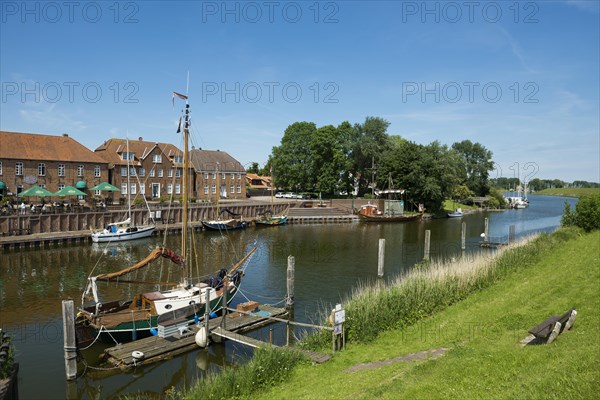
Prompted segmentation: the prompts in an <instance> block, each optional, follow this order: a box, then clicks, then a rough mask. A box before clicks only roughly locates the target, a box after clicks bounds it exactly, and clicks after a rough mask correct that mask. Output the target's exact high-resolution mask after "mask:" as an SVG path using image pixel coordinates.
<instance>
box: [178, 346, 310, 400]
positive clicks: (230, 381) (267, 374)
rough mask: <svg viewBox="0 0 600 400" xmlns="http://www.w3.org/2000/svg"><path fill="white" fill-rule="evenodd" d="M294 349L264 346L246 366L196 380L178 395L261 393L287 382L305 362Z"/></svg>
mask: <svg viewBox="0 0 600 400" xmlns="http://www.w3.org/2000/svg"><path fill="white" fill-rule="evenodd" d="M305 361H306V359H305V358H304V356H303V355H302V354H301V353H300V352H298V351H295V350H290V349H279V348H275V347H262V348H259V349H256V351H255V352H254V356H253V357H252V359H251V360H250V362H248V363H247V364H244V365H241V366H239V367H236V368H227V369H225V370H223V371H221V372H220V373H218V374H210V375H208V376H207V377H206V378H205V379H203V380H197V381H196V382H195V383H194V384H193V385H192V386H191V387H190V388H189V389H187V390H185V391H184V392H182V393H177V394H175V396H174V397H175V398H178V399H179V398H183V399H237V398H245V397H247V396H251V395H252V393H255V392H257V391H259V390H262V389H264V388H267V387H271V386H274V385H276V384H278V383H281V382H283V381H284V380H286V379H287V378H288V377H289V376H290V374H291V373H292V371H293V369H294V367H295V366H296V365H298V364H299V363H301V362H305Z"/></svg>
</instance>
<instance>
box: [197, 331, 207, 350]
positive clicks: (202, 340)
mask: <svg viewBox="0 0 600 400" xmlns="http://www.w3.org/2000/svg"><path fill="white" fill-rule="evenodd" d="M195 339H196V344H197V345H198V346H200V347H202V348H204V347H206V345H207V344H208V343H207V342H208V338H207V337H206V327H204V326H203V327H201V328H200V329H199V330H198V333H196V338H195Z"/></svg>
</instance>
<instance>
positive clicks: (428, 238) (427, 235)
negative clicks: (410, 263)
mask: <svg viewBox="0 0 600 400" xmlns="http://www.w3.org/2000/svg"><path fill="white" fill-rule="evenodd" d="M430 244H431V231H430V230H429V229H427V230H426V231H425V252H424V254H423V259H424V260H429V247H430Z"/></svg>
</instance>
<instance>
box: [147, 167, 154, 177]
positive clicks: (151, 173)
mask: <svg viewBox="0 0 600 400" xmlns="http://www.w3.org/2000/svg"><path fill="white" fill-rule="evenodd" d="M148 175H150V177H151V178H153V177H154V168H152V169H151V170H150V173H149V174H148Z"/></svg>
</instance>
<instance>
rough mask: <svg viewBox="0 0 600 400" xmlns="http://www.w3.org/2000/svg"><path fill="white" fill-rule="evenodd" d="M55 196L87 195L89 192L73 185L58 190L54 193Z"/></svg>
mask: <svg viewBox="0 0 600 400" xmlns="http://www.w3.org/2000/svg"><path fill="white" fill-rule="evenodd" d="M53 196H87V194H85V193H84V192H82V191H81V190H79V189H76V188H74V187H73V186H65V187H64V188H62V189H60V190H59V191H58V192H56V193H54V195H53Z"/></svg>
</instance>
